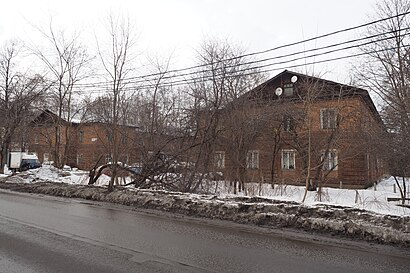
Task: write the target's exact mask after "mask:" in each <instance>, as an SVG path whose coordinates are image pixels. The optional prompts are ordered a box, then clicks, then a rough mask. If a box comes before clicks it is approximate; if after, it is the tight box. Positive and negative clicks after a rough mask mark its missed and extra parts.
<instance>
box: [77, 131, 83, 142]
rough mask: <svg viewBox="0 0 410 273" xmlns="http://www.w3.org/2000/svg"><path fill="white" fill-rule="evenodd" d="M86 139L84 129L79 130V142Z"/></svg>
mask: <svg viewBox="0 0 410 273" xmlns="http://www.w3.org/2000/svg"><path fill="white" fill-rule="evenodd" d="M83 141H84V131H79V132H78V142H80V143H82V142H83Z"/></svg>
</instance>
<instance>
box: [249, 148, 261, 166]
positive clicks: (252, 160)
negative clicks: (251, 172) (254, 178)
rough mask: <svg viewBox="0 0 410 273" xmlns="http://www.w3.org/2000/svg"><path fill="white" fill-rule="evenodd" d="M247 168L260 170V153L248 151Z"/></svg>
mask: <svg viewBox="0 0 410 273" xmlns="http://www.w3.org/2000/svg"><path fill="white" fill-rule="evenodd" d="M246 167H247V168H248V169H258V168H259V151H248V154H247V156H246Z"/></svg>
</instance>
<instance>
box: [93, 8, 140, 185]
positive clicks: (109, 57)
mask: <svg viewBox="0 0 410 273" xmlns="http://www.w3.org/2000/svg"><path fill="white" fill-rule="evenodd" d="M107 23H108V26H107V31H108V36H109V38H108V40H107V43H106V44H105V45H104V48H103V47H102V45H101V42H100V41H97V44H98V55H99V57H100V60H101V63H102V66H103V68H104V70H105V73H106V78H107V80H108V82H109V86H108V87H107V91H108V94H109V96H108V98H109V100H110V108H109V110H110V113H109V131H110V132H109V134H110V138H109V143H110V146H109V147H110V155H111V158H112V162H114V163H115V164H112V170H111V171H112V176H111V180H110V183H109V185H108V190H109V191H112V190H113V187H114V181H115V177H116V175H117V163H118V160H119V157H120V150H119V147H120V140H121V137H120V133H119V131H120V125H121V121H120V116H121V103H122V102H123V101H124V99H125V98H126V96H127V94H126V82H125V79H126V77H127V75H129V73H130V72H131V70H132V68H131V65H132V62H133V55H132V49H133V47H134V46H135V37H134V36H133V30H132V27H131V24H130V22H129V20H127V19H124V18H119V17H116V16H114V15H112V14H110V15H109V17H108V20H107Z"/></svg>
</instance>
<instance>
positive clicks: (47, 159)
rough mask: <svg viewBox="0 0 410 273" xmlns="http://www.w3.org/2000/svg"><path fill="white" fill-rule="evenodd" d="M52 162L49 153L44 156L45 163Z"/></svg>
mask: <svg viewBox="0 0 410 273" xmlns="http://www.w3.org/2000/svg"><path fill="white" fill-rule="evenodd" d="M49 160H50V155H49V153H44V154H43V162H48V161H49Z"/></svg>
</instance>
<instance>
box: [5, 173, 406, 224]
mask: <svg viewBox="0 0 410 273" xmlns="http://www.w3.org/2000/svg"><path fill="white" fill-rule="evenodd" d="M173 175H174V176H175V174H169V175H167V177H168V179H169V178H172V177H174V176H173ZM7 180H8V181H9V182H15V183H35V182H57V183H66V184H75V185H86V184H87V183H88V172H86V171H80V170H76V169H71V168H65V170H63V171H62V170H59V169H56V168H54V167H53V166H43V167H42V168H39V169H34V170H29V171H26V172H22V173H19V174H16V175H13V176H11V177H8V178H7ZM109 180H110V177H109V176H107V175H104V174H103V175H102V176H101V177H100V178H99V179H98V181H97V183H96V186H106V185H108V182H109ZM409 184H410V183H407V185H408V189H407V192H409V191H410V185H409ZM128 189H132V190H134V188H133V186H132V185H131V186H129V187H128ZM304 190H305V189H304V187H301V186H291V185H274V186H273V187H272V185H271V184H266V183H265V184H262V183H260V184H258V183H248V184H246V186H245V191H243V192H239V193H237V194H233V186H232V185H231V183H229V182H225V181H218V182H216V181H206V183H204V184H203V185H202V188H201V189H200V191H201V193H205V194H212V196H217V197H218V198H221V199H224V200H230V199H235V198H237V197H260V198H261V199H263V200H269V201H286V202H295V203H297V204H300V201H301V200H302V198H303V195H304ZM170 194H171V193H170ZM193 196H195V195H193ZM198 196H202V197H201V198H205V197H204V195H198ZM408 196H410V194H409V195H408ZM387 197H400V194H399V191H398V189H396V188H395V181H394V179H393V178H388V179H385V180H383V181H382V182H380V183H379V184H377V185H376V188H374V187H372V188H369V189H359V190H353V189H336V188H326V187H325V188H323V189H322V193H321V194H320V195H319V193H318V192H308V194H307V198H306V200H305V202H304V206H308V207H318V206H322V205H329V206H341V207H345V208H353V209H362V210H366V211H370V212H375V213H378V214H383V215H396V216H405V215H410V209H409V208H405V207H400V206H397V203H398V202H387ZM192 198H194V199H196V198H197V197H192ZM204 200H207V199H206V198H205V199H204Z"/></svg>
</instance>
